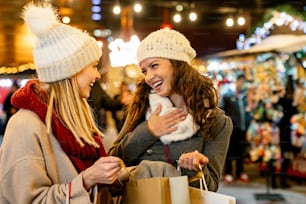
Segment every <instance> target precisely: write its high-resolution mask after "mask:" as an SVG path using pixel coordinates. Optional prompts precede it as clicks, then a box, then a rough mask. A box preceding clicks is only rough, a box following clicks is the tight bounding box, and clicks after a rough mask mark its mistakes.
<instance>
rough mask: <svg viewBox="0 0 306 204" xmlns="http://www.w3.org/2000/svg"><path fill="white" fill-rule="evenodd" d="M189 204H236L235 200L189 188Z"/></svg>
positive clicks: (226, 196) (230, 197)
mask: <svg viewBox="0 0 306 204" xmlns="http://www.w3.org/2000/svg"><path fill="white" fill-rule="evenodd" d="M189 193H190V202H191V204H236V198H235V197H232V196H228V195H224V194H221V193H216V192H212V191H205V190H201V189H199V188H194V187H189Z"/></svg>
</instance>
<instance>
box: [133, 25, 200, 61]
mask: <svg viewBox="0 0 306 204" xmlns="http://www.w3.org/2000/svg"><path fill="white" fill-rule="evenodd" d="M195 56H196V51H195V50H194V49H193V48H192V47H191V45H190V42H189V41H188V40H187V38H186V37H185V36H184V35H183V34H181V33H180V32H178V31H175V30H169V29H160V30H158V31H154V32H152V33H150V34H149V35H148V36H147V37H146V38H145V39H144V40H142V41H141V43H140V45H139V47H138V50H137V60H138V63H139V64H140V63H141V62H142V61H143V60H145V59H147V58H151V57H161V58H166V59H174V60H180V61H185V62H187V63H189V64H190V62H191V60H192V59H193V58H194V57H195Z"/></svg>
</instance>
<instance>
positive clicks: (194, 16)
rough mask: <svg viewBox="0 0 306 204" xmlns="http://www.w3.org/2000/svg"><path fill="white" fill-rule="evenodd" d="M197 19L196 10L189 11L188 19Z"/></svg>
mask: <svg viewBox="0 0 306 204" xmlns="http://www.w3.org/2000/svg"><path fill="white" fill-rule="evenodd" d="M197 19H198V15H197V13H196V12H194V11H192V12H190V13H189V20H190V21H196V20H197Z"/></svg>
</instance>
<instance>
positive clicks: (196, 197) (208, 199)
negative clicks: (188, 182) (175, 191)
mask: <svg viewBox="0 0 306 204" xmlns="http://www.w3.org/2000/svg"><path fill="white" fill-rule="evenodd" d="M199 169H200V171H199V174H198V175H199V176H200V179H199V182H200V189H198V188H194V187H189V193H190V202H191V204H236V198H235V197H232V196H228V195H224V194H221V193H217V192H212V191H209V190H208V188H207V185H206V181H205V177H204V174H203V171H202V167H201V166H199Z"/></svg>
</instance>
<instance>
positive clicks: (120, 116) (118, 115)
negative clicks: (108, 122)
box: [112, 81, 132, 132]
mask: <svg viewBox="0 0 306 204" xmlns="http://www.w3.org/2000/svg"><path fill="white" fill-rule="evenodd" d="M131 97H132V92H131V90H130V89H129V86H128V84H127V83H126V82H124V81H123V82H121V84H120V92H119V93H118V94H117V95H115V96H114V99H115V100H119V101H122V103H124V107H123V108H122V109H121V110H114V111H112V117H113V119H114V120H115V123H116V129H117V131H118V132H120V130H121V128H122V125H123V123H124V121H125V118H126V107H127V105H128V103H129V101H130V100H131Z"/></svg>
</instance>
